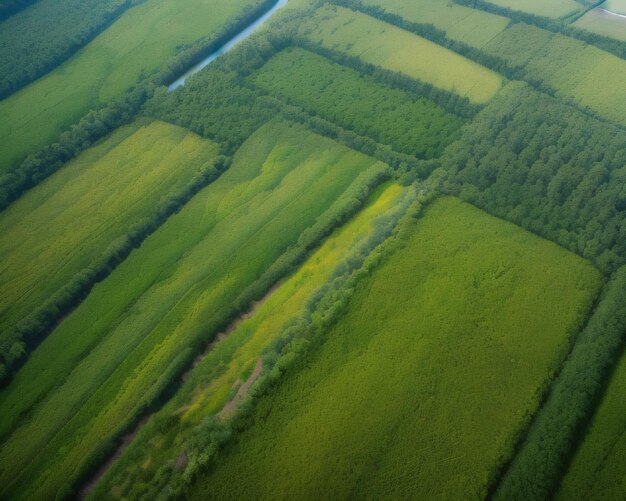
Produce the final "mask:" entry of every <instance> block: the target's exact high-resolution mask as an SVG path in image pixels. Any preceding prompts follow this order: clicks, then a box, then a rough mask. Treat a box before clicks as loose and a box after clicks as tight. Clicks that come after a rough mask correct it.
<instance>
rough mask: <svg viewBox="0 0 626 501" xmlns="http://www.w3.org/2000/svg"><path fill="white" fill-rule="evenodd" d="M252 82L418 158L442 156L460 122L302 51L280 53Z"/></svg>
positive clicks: (412, 97)
mask: <svg viewBox="0 0 626 501" xmlns="http://www.w3.org/2000/svg"><path fill="white" fill-rule="evenodd" d="M253 81H254V82H255V83H256V84H257V85H259V86H260V87H262V88H263V89H265V90H267V91H269V92H272V93H273V94H277V95H278V96H279V97H282V98H287V99H288V100H289V102H293V103H296V104H298V105H301V106H304V108H305V109H306V110H307V111H309V112H312V113H313V114H319V115H320V116H323V117H324V118H326V119H328V120H331V121H333V122H336V123H338V124H340V125H342V126H343V127H346V128H348V129H350V130H355V131H356V132H358V133H359V134H361V135H366V136H370V137H372V138H373V139H375V140H376V141H378V142H379V143H383V144H389V145H391V147H392V148H394V149H396V150H397V151H402V152H405V153H409V154H412V155H415V156H417V157H418V158H432V157H438V156H440V155H441V153H442V151H443V149H444V148H445V147H446V146H447V145H448V144H450V143H451V142H452V141H454V140H455V139H457V138H458V136H459V133H458V130H459V128H460V127H461V125H462V124H463V121H462V120H461V119H459V118H457V117H455V116H454V115H452V114H450V113H447V112H446V111H444V110H443V109H442V108H440V107H439V106H437V105H436V104H434V103H433V102H431V101H428V100H426V99H420V98H418V97H417V96H415V95H411V94H409V93H407V92H404V91H401V90H397V89H392V88H389V87H386V86H384V85H381V84H379V83H377V82H375V81H374V80H372V79H371V78H366V77H363V76H362V75H359V73H358V72H356V71H354V70H352V69H350V68H346V67H343V66H340V65H338V64H334V63H332V62H330V61H329V60H327V59H325V58H323V57H321V56H318V55H316V54H313V53H311V52H308V51H305V50H302V49H297V48H295V49H287V50H285V51H282V52H280V53H279V54H278V55H276V56H274V57H273V58H272V59H271V60H270V61H269V62H268V63H267V64H265V66H264V67H263V68H261V70H260V71H259V72H258V73H256V74H255V75H254V77H253Z"/></svg>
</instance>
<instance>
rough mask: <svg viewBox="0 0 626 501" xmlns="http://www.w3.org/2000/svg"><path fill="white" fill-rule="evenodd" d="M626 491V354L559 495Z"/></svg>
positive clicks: (608, 495) (599, 496)
mask: <svg viewBox="0 0 626 501" xmlns="http://www.w3.org/2000/svg"><path fill="white" fill-rule="evenodd" d="M625 492H626V356H622V358H621V360H620V362H619V364H618V366H617V368H616V370H615V373H614V374H613V377H612V379H611V382H610V383H609V386H608V388H607V390H606V392H605V394H604V396H603V397H602V402H601V403H600V406H599V407H598V409H597V410H596V413H595V415H594V417H593V420H592V422H591V426H590V428H589V430H588V431H587V434H586V435H585V438H584V440H583V442H582V444H581V445H580V447H579V449H578V451H577V452H576V454H575V456H574V459H573V461H572V464H571V465H570V467H569V470H568V472H567V474H566V475H565V477H564V478H563V481H562V484H561V488H560V490H559V492H558V494H557V496H556V499H557V500H559V501H566V500H567V501H574V500H576V501H578V500H580V501H583V500H597V501H604V500H609V499H622V498H623V495H624V493H625Z"/></svg>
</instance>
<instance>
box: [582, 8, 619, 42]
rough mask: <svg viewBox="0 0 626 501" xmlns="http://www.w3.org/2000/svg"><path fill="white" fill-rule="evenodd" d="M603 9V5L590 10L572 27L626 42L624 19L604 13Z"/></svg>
mask: <svg viewBox="0 0 626 501" xmlns="http://www.w3.org/2000/svg"><path fill="white" fill-rule="evenodd" d="M606 8H608V7H606ZM604 9H605V7H604V4H603V5H602V6H601V7H598V8H596V9H593V10H590V11H589V12H587V13H586V14H585V15H584V16H583V17H581V18H580V19H578V20H577V21H576V22H575V23H574V26H576V27H577V28H582V29H584V30H587V31H592V32H593V33H597V34H598V35H603V36H606V37H611V38H615V39H616V40H622V41H624V42H626V18H624V17H620V16H616V15H614V14H611V13H610V12H606V11H605V10H604ZM622 15H625V14H622Z"/></svg>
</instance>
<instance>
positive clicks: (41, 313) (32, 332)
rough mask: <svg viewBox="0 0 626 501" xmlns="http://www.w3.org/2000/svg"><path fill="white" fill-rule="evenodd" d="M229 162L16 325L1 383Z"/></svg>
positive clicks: (196, 180)
mask: <svg viewBox="0 0 626 501" xmlns="http://www.w3.org/2000/svg"><path fill="white" fill-rule="evenodd" d="M230 161H231V158H230V157H225V156H220V157H218V158H217V159H216V160H215V162H213V163H210V164H206V165H204V166H203V167H202V170H201V171H200V172H199V173H198V174H196V175H195V176H194V177H193V178H192V179H191V180H190V181H189V183H187V184H186V185H185V186H184V187H183V188H182V189H181V190H179V191H178V192H177V193H173V194H170V195H168V196H167V197H165V198H164V199H163V200H162V201H161V202H160V203H159V204H158V205H157V206H156V207H155V208H154V211H153V213H152V215H151V216H147V217H145V218H143V219H140V220H138V221H136V222H135V223H134V224H133V225H132V226H131V227H130V228H129V230H128V232H127V233H126V234H125V235H123V236H121V237H119V238H118V239H116V240H115V241H113V242H111V244H110V245H109V246H108V248H107V249H106V250H105V251H104V252H103V253H102V256H101V257H99V258H98V260H96V261H94V262H92V263H91V264H90V265H89V266H88V267H87V268H85V269H84V270H83V271H81V272H79V273H77V274H76V275H75V276H74V277H73V278H72V279H71V280H70V281H69V282H68V283H67V284H65V286H64V287H63V288H62V289H60V290H58V291H57V292H56V293H55V294H54V295H53V296H51V297H49V298H48V300H47V301H46V302H45V303H44V304H42V305H41V307H40V308H38V309H37V310H35V311H33V312H32V313H31V314H30V315H29V316H28V317H26V318H24V319H23V320H22V321H21V322H20V323H19V324H18V326H17V328H16V332H15V336H14V337H13V339H14V341H11V342H7V343H5V344H4V345H2V346H0V384H2V383H5V382H7V381H8V380H9V379H10V377H11V375H12V374H13V373H14V372H15V371H16V370H17V369H18V368H19V367H20V366H21V365H22V364H23V363H24V362H25V361H26V357H27V356H28V353H29V352H30V351H31V350H32V349H33V348H34V347H35V346H37V345H38V344H39V342H41V340H42V338H43V336H45V335H46V334H47V333H48V332H50V331H51V330H52V329H53V328H54V327H55V326H56V324H57V323H58V321H59V319H60V318H62V317H63V316H65V315H66V314H68V313H69V312H71V311H72V310H73V309H74V308H75V307H76V306H78V304H80V302H81V301H82V300H83V299H84V298H85V297H86V296H87V294H88V293H89V291H90V290H91V288H92V287H93V286H94V285H95V284H96V283H97V282H100V281H102V280H104V279H105V278H106V277H107V276H108V275H109V274H110V273H111V272H112V271H113V270H114V269H115V267H116V266H117V265H118V264H119V263H121V262H122V261H123V260H124V259H126V257H127V256H128V255H129V254H130V252H131V251H132V250H133V249H135V248H137V247H139V245H141V243H142V242H143V241H144V240H145V239H146V238H147V237H148V236H149V235H150V234H151V233H153V232H154V231H155V230H156V229H157V228H158V227H159V226H161V225H162V224H163V223H164V222H165V221H166V220H167V219H168V218H169V217H170V216H171V215H173V214H174V213H176V212H177V211H178V210H180V208H181V207H183V206H184V205H185V204H186V203H187V202H188V201H189V200H191V198H192V197H193V196H194V195H195V194H196V193H197V192H198V191H200V190H201V189H202V188H204V187H205V186H207V185H208V184H209V183H211V182H212V181H214V180H215V179H216V178H217V177H218V176H219V175H220V174H221V173H222V172H224V171H225V170H226V169H227V168H228V167H229V166H230Z"/></svg>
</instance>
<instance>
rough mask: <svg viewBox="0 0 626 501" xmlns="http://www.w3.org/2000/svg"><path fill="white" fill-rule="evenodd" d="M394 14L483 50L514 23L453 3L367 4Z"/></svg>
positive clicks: (376, 0)
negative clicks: (432, 27)
mask: <svg viewBox="0 0 626 501" xmlns="http://www.w3.org/2000/svg"><path fill="white" fill-rule="evenodd" d="M364 4H365V5H376V6H378V7H382V8H383V9H385V10H386V11H387V12H389V13H390V14H395V15H397V16H400V17H402V18H403V19H406V20H407V21H412V22H415V23H427V24H432V25H433V26H435V27H436V28H439V29H440V30H443V31H445V33H446V36H447V37H448V38H450V39H452V40H458V41H459V42H464V43H466V44H468V45H471V46H472V47H476V48H481V47H482V46H484V45H485V44H486V43H487V42H489V41H490V40H491V39H492V38H493V37H495V36H496V35H497V34H498V33H500V32H501V31H502V30H503V29H504V28H506V27H507V26H508V24H509V22H510V20H509V19H508V18H506V17H502V16H497V15H495V14H491V13H489V12H484V11H482V10H477V9H470V8H468V7H465V6H463V5H458V4H455V3H453V2H451V1H450V0H365V1H364Z"/></svg>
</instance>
